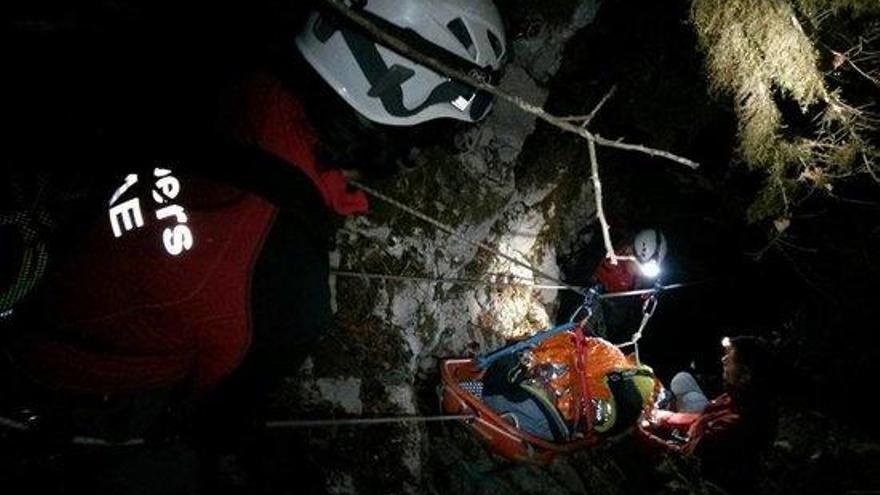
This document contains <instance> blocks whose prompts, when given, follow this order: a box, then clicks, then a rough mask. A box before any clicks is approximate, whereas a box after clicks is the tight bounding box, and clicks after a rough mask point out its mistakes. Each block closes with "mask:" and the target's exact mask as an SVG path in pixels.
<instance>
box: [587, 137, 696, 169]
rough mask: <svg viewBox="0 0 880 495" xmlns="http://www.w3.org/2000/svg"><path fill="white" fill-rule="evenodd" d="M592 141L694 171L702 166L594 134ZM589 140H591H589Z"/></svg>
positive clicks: (678, 157)
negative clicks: (636, 152)
mask: <svg viewBox="0 0 880 495" xmlns="http://www.w3.org/2000/svg"><path fill="white" fill-rule="evenodd" d="M591 136H592V139H591V140H592V141H595V142H596V144H598V145H599V146H606V147H608V148H617V149H621V150H627V151H638V152H639V153H644V154H646V155H651V156H657V157H660V158H666V159H667V160H671V161H673V162H678V163H680V164H682V165H685V166H687V167H690V168H692V169H697V168H699V167H700V164H699V163H697V162H695V161H693V160H688V159H687V158H683V157H680V156H678V155H676V154H674V153H670V152H668V151H663V150H658V149H656V148H649V147H647V146H642V145H639V144H627V143H623V142H621V141H612V140H610V139H607V138H603V137H602V136H600V135H598V134H592V135H591ZM588 139H589V138H588Z"/></svg>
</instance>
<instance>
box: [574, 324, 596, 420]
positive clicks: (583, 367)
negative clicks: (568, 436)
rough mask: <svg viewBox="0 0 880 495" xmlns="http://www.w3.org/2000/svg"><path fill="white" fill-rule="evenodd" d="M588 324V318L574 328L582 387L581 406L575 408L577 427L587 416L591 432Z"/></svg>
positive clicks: (576, 357)
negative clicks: (586, 332)
mask: <svg viewBox="0 0 880 495" xmlns="http://www.w3.org/2000/svg"><path fill="white" fill-rule="evenodd" d="M585 325H586V320H583V321H581V323H580V324H579V325H576V326H575V328H574V343H575V350H576V354H577V355H576V356H575V367H576V368H577V369H576V372H577V375H578V386H579V387H580V394H579V395H580V404H579V405H578V406H579V407H577V408H575V420H574V424H575V428H577V425H578V422H579V421H580V419H581V418H580V417H581V415H583V416H584V417H585V418H586V421H587V430H586V431H587V433H588V434H590V433H592V431H593V418H592V416H591V415H590V392H589V390H588V389H587V363H586V346H585V339H584V326H585Z"/></svg>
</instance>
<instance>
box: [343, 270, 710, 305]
mask: <svg viewBox="0 0 880 495" xmlns="http://www.w3.org/2000/svg"><path fill="white" fill-rule="evenodd" d="M330 273H332V274H333V275H336V276H338V277H346V278H365V279H372V280H394V281H398V282H425V283H431V284H465V285H488V286H495V287H509V286H513V287H531V288H533V289H572V290H574V289H578V292H579V293H583V294H586V291H587V289H588V287H585V286H582V285H553V284H536V283H534V282H530V281H528V280H526V279H523V278H522V277H518V276H516V275H498V276H499V277H507V278H518V279H520V281H518V282H504V281H493V280H480V279H474V278H457V277H448V278H447V277H420V276H417V275H385V274H382V273H370V272H358V271H350V270H331V271H330ZM703 283H705V282H704V281H700V282H686V283H679V284H670V285H662V286H660V287H654V288H651V289H640V290H630V291H626V292H608V293H605V294H600V295H599V296H597V297H598V298H599V299H612V298H618V297H632V296H640V295H643V294H653V293H656V292H659V291H665V290H670V289H680V288H682V287H690V286H692V285H699V284H703Z"/></svg>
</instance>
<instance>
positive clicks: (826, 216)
mask: <svg viewBox="0 0 880 495" xmlns="http://www.w3.org/2000/svg"><path fill="white" fill-rule="evenodd" d="M498 3H499V6H500V7H501V9H502V11H504V10H505V8H506V9H513V8H515V7H516V6H517V5H518V2H511V3H510V4H509V5H507V6H506V7H505V5H504V2H502V1H499V2H498ZM520 3H521V2H520ZM607 3H608V5H606V6H605V7H604V8H603V9H602V10H601V11H600V14H599V16H598V18H597V19H596V21H595V22H594V23H593V25H591V26H589V27H588V28H585V29H584V30H582V31H581V32H580V33H578V34H577V35H576V36H575V37H574V38H573V39H572V40H571V41H570V42H569V45H568V49H567V52H566V55H565V62H564V64H563V66H562V68H561V70H560V71H559V73H558V74H557V75H556V76H555V77H554V78H553V79H552V81H551V82H550V91H551V93H550V97H549V101H548V104H547V108H548V110H549V111H550V112H551V113H555V114H583V113H586V112H588V111H589V109H591V108H592V107H593V105H594V104H595V103H596V102H597V101H598V99H599V98H600V97H601V96H602V95H603V94H604V93H605V91H606V90H607V89H608V88H609V87H610V86H611V85H612V84H617V85H618V91H617V94H616V95H615V96H614V98H613V99H612V100H611V101H610V102H609V103H608V105H607V106H606V107H605V109H604V110H603V111H602V112H601V113H600V114H599V116H598V118H597V119H596V121H595V123H594V125H593V127H594V129H595V130H597V131H598V132H599V133H600V134H601V135H603V136H606V137H625V138H626V140H627V141H628V142H633V143H641V144H645V145H648V146H652V147H656V148H661V149H668V150H670V151H672V152H674V153H677V154H679V155H682V156H686V157H689V158H692V159H694V160H696V161H698V162H700V163H701V164H703V167H702V168H701V169H700V170H699V171H697V172H692V171H690V170H688V169H685V168H684V167H681V166H680V165H677V164H674V163H670V162H665V161H662V160H655V159H650V158H648V157H646V156H642V155H639V154H633V153H623V152H617V151H609V150H601V151H600V155H599V159H600V163H601V173H602V178H603V183H604V192H605V195H606V199H607V204H606V210H607V211H608V212H609V221H610V222H611V224H612V227H614V228H618V229H619V231H620V232H632V231H634V230H636V229H638V228H639V227H642V226H647V225H662V226H663V228H664V230H665V232H666V235H667V236H668V239H669V243H670V256H669V261H668V266H667V267H666V274H667V275H666V276H665V277H666V278H665V280H666V281H667V282H669V283H675V282H688V281H702V282H705V283H703V284H701V285H698V286H695V287H691V288H686V289H681V290H678V291H675V292H670V293H666V294H663V295H662V299H661V302H660V307H659V309H658V311H657V313H656V315H655V317H654V319H653V321H652V323H651V326H650V327H649V331H648V333H647V335H646V337H645V338H644V340H643V341H642V350H643V351H642V352H643V354H642V358H643V360H644V361H645V362H647V363H650V364H652V365H653V366H654V368H655V370H656V371H657V372H658V374H659V375H660V376H661V378H663V379H664V380H668V379H669V378H670V377H671V375H672V374H673V373H674V372H675V371H677V370H679V369H682V368H685V367H688V366H689V365H690V364H691V362H694V364H695V366H696V372H697V373H699V374H701V375H704V376H705V377H706V378H707V379H708V380H709V383H710V384H713V383H714V384H715V387H717V380H718V376H719V374H720V368H719V365H718V359H719V357H720V355H721V354H720V353H721V349H720V345H719V341H720V337H721V336H723V335H735V334H740V333H744V334H753V335H761V336H764V337H766V338H768V339H770V340H771V341H773V342H774V344H775V346H776V349H777V353H778V356H779V358H778V364H779V365H780V371H779V373H780V375H779V376H780V378H781V380H780V381H781V383H782V385H781V386H780V397H781V398H782V401H783V405H784V406H785V407H788V408H790V409H792V410H798V409H811V410H817V411H821V412H823V413H824V414H827V415H829V416H830V417H832V418H834V419H835V420H836V421H840V422H841V423H842V424H845V425H847V426H848V427H850V428H853V429H854V430H856V431H859V432H863V433H864V434H865V435H866V436H867V437H868V438H876V435H877V433H878V429H877V426H876V425H877V423H878V422H877V421H876V420H875V418H874V413H873V409H872V408H870V407H866V404H865V402H864V400H866V399H865V396H869V395H872V394H873V391H874V390H875V388H876V387H875V385H874V384H875V383H876V366H877V358H878V357H880V353H878V344H880V324H878V321H880V304H878V296H880V290H878V287H880V206H878V201H880V194H878V190H880V189H878V185H877V184H875V183H872V182H871V181H870V178H866V177H857V178H854V179H851V180H847V181H844V182H840V183H839V184H838V185H837V186H838V189H837V194H838V195H839V196H840V197H841V198H846V199H839V198H829V197H827V196H823V195H822V194H816V195H815V196H814V197H812V198H811V199H810V200H808V201H807V202H805V203H804V204H803V205H802V206H801V208H799V210H798V211H797V212H796V213H795V216H794V218H793V219H792V226H791V228H790V231H789V232H790V234H791V236H790V239H792V241H793V242H795V243H796V245H797V246H799V248H798V247H783V249H782V250H780V249H777V248H769V249H766V250H765V251H764V252H763V254H762V255H761V256H759V257H758V256H755V255H754V253H757V252H760V251H762V250H764V248H765V246H766V245H767V243H768V239H769V235H770V234H771V233H772V231H771V227H770V226H768V225H763V224H760V225H749V224H747V222H746V221H745V209H746V207H747V206H748V204H749V203H750V201H751V199H752V198H753V195H754V193H755V192H756V191H757V187H758V186H759V184H760V177H759V176H757V175H755V174H754V173H750V172H748V171H746V169H745V167H744V166H743V165H740V164H736V163H735V162H736V159H735V146H736V143H735V140H734V139H735V138H734V135H735V130H736V123H735V120H734V116H733V115H732V113H731V111H730V110H729V107H730V102H729V101H725V100H723V99H712V98H710V97H709V96H708V95H707V89H706V79H705V75H704V73H703V66H702V57H701V55H700V53H699V52H698V51H697V50H696V49H695V47H696V41H695V38H694V35H693V33H692V31H691V27H690V26H689V25H688V24H687V23H686V19H687V2H684V1H682V0H675V1H671V2H657V1H650V0H644V1H636V0H630V1H609V2H607ZM169 4H170V3H169ZM217 8H218V5H216V4H211V5H205V6H203V7H192V8H191V9H187V10H181V8H179V7H178V6H176V5H175V6H173V7H172V6H170V5H167V6H166V5H162V4H161V3H156V2H151V3H149V4H145V5H143V6H139V5H133V4H128V3H125V2H119V3H116V2H104V3H102V4H99V5H95V6H92V7H91V8H80V7H77V8H74V7H70V6H66V4H61V3H59V5H53V4H51V3H49V2H43V3H40V2H37V3H34V2H27V3H24V2H21V4H20V5H13V6H7V7H4V9H10V10H11V14H12V15H11V16H9V18H12V19H16V20H18V21H20V22H18V23H17V24H15V25H14V26H13V29H12V30H11V32H10V33H7V36H8V37H11V38H12V40H13V42H12V43H4V45H6V46H5V48H4V52H5V53H4V66H5V67H4V70H3V72H4V74H5V75H4V79H5V83H4V86H5V89H4V90H3V92H2V108H3V112H2V113H3V117H2V118H3V119H4V120H6V122H5V123H4V126H3V128H4V129H5V131H4V133H5V134H6V135H7V139H8V142H7V144H6V146H5V151H6V154H7V157H9V158H11V159H10V160H8V161H6V164H26V163H33V162H39V163H41V164H43V165H46V164H49V166H50V167H51V168H53V169H55V170H56V172H58V173H61V174H69V175H70V176H71V177H76V176H79V175H80V172H81V171H83V170H86V169H93V168H97V169H100V168H103V169H112V168H113V167H118V166H119V164H120V163H123V162H124V160H125V159H126V158H127V157H129V156H131V154H132V153H138V152H140V151H141V150H146V149H150V150H165V152H167V153H173V152H174V151H176V150H179V149H181V147H185V146H187V144H188V143H193V142H197V141H198V140H200V139H201V138H202V137H204V136H201V135H200V133H202V132H204V131H207V130H209V129H211V124H210V119H211V116H212V115H213V113H212V111H211V110H210V109H211V108H213V105H214V104H215V102H216V95H217V93H218V91H219V90H220V89H221V88H222V87H223V86H224V85H225V84H226V82H227V81H230V80H232V79H234V76H235V75H236V74H238V73H240V72H241V71H242V70H245V69H247V68H248V67H249V66H251V65H253V64H259V63H260V57H256V58H255V57H253V56H252V54H253V53H255V47H259V46H262V45H263V44H267V43H268V44H271V42H272V41H274V40H273V39H272V37H273V34H271V33H273V32H277V31H276V28H277V27H278V26H279V25H283V24H284V23H286V22H291V20H292V19H296V18H297V16H299V15H300V14H301V12H300V10H302V9H303V8H304V7H296V8H288V9H285V11H286V13H285V14H284V15H267V14H266V13H267V12H270V13H271V12H274V10H273V9H274V8H276V6H275V4H274V3H272V2H269V3H268V4H266V5H264V6H262V7H260V8H254V7H249V8H246V9H233V10H231V11H228V12H227V11H224V12H218V11H217V10H216V9H217ZM44 21H45V22H44ZM233 21H234V22H233ZM512 22H514V23H515V22H518V21H516V18H515V16H514V20H513V21H512ZM515 29H516V26H513V30H512V32H515ZM262 53H263V55H261V57H266V58H267V59H270V58H273V57H276V56H277V53H273V52H272V51H269V52H262ZM870 91H872V89H870V88H869V89H866V90H865V94H861V95H858V97H859V98H861V99H862V100H871V99H876V97H877V95H878V93H877V92H876V88H874V89H873V91H875V92H874V93H873V95H871V94H870ZM203 130H204V131H203ZM875 137H876V136H875ZM542 139H559V133H558V131H555V130H552V129H550V128H548V126H546V125H543V124H539V126H538V129H537V131H536V133H535V136H533V137H531V138H530V140H533V141H534V143H538V144H540V143H541V141H542ZM562 140H563V141H565V140H569V138H568V137H565V138H563V139H562ZM570 141H571V142H567V141H566V142H565V143H564V144H562V145H561V146H569V147H576V146H581V147H582V148H584V149H583V150H582V151H579V152H577V153H580V155H578V156H579V160H580V161H579V162H578V164H577V166H583V168H584V170H586V168H587V165H586V164H587V161H586V160H587V158H586V150H585V146H582V145H579V144H578V143H575V142H574V141H573V139H572V140H570ZM530 142H532V141H527V143H526V146H529V143H530ZM581 164H582V165H581ZM4 166H9V165H4ZM15 166H17V165H15ZM0 242H4V243H5V242H6V241H5V240H3V238H2V237H0ZM4 245H6V244H4ZM600 249H601V247H600V246H598V245H597V246H595V249H593V248H590V249H588V250H586V251H584V252H582V253H579V254H578V255H577V256H575V257H573V258H571V259H566V260H561V264H562V266H563V268H565V269H566V277H567V278H568V280H570V281H571V282H572V283H583V282H585V279H586V277H588V275H589V274H590V273H591V271H592V268H593V266H594V265H595V263H596V262H598V260H599V257H601V252H600ZM750 253H751V254H750ZM0 274H2V272H0ZM713 380H714V382H713ZM710 388H711V386H710ZM716 390H717V388H716Z"/></svg>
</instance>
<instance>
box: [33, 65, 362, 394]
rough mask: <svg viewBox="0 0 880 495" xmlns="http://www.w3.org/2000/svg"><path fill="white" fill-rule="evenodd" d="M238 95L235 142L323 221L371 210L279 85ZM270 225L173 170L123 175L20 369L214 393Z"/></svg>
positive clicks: (75, 252) (229, 191)
mask: <svg viewBox="0 0 880 495" xmlns="http://www.w3.org/2000/svg"><path fill="white" fill-rule="evenodd" d="M242 95H243V96H244V98H243V105H242V106H241V108H240V113H239V115H238V117H237V119H236V120H237V125H236V126H235V130H234V131H235V132H234V135H235V136H236V137H237V139H238V140H239V141H241V142H243V143H245V144H250V145H255V146H257V147H259V148H261V149H262V150H264V151H266V152H268V153H270V154H272V155H274V156H275V157H276V158H280V159H281V160H283V161H285V162H287V163H288V164H290V166H291V167H296V168H297V169H298V170H300V171H301V172H302V173H304V174H305V175H306V176H307V177H308V179H309V180H310V181H311V183H312V184H313V185H314V187H315V188H316V189H317V191H318V192H319V193H320V197H321V198H323V202H324V205H325V206H326V207H327V208H329V209H330V210H332V211H335V212H336V213H339V214H342V215H347V214H352V213H357V212H362V211H365V210H366V207H367V204H366V198H365V197H364V196H363V194H362V193H361V192H354V193H353V192H350V191H349V190H348V188H347V184H346V182H345V178H344V176H343V175H342V173H341V171H340V170H338V169H333V168H331V167H327V166H325V165H323V164H321V163H320V162H319V161H318V160H317V157H316V155H315V151H314V146H315V143H316V139H315V137H314V135H313V133H312V130H311V128H310V127H309V125H308V123H307V121H306V118H305V114H304V112H303V109H302V106H301V104H300V103H299V101H298V100H297V98H296V97H295V96H294V95H293V94H291V93H290V92H289V91H287V90H286V89H285V88H284V87H283V86H282V85H281V83H280V82H279V81H277V80H276V79H273V78H271V77H269V76H265V75H259V76H257V77H255V78H253V79H252V80H250V81H249V82H248V83H247V84H246V85H245V86H244V89H243V91H242ZM243 165H244V164H243ZM318 208H320V206H318ZM275 214H276V207H275V206H273V205H272V204H270V203H269V202H268V201H267V200H265V199H262V198H261V197H259V196H256V195H254V194H250V193H246V192H244V191H241V190H238V189H236V188H234V187H230V186H227V185H221V184H218V183H212V182H210V181H205V180H199V179H194V178H188V177H185V176H183V175H180V174H179V167H178V166H177V164H175V163H173V162H155V163H152V164H151V166H150V167H149V169H148V170H147V171H146V172H142V173H139V174H130V175H129V176H127V177H126V178H125V180H123V181H121V182H120V187H119V188H118V189H117V191H116V192H115V193H114V194H113V195H112V197H111V198H108V203H107V206H106V213H105V214H104V215H103V216H102V218H100V219H98V220H97V221H96V222H95V223H94V225H93V226H92V228H91V229H90V231H89V233H88V234H87V236H86V237H85V239H84V240H83V242H81V243H77V244H76V245H74V246H71V247H70V249H69V251H70V252H69V253H67V254H68V256H66V257H65V262H64V263H63V264H62V265H61V266H59V267H58V269H57V270H56V271H55V273H54V276H53V277H52V278H51V279H50V281H49V283H48V285H47V287H48V289H47V296H46V307H45V311H44V312H45V318H46V322H45V324H44V325H43V327H44V328H41V329H39V331H35V332H34V333H35V334H36V337H32V338H28V340H27V341H25V342H24V343H22V344H21V345H20V347H19V349H18V350H19V356H18V358H19V362H20V363H21V364H22V366H23V368H24V370H25V371H26V372H28V373H29V374H30V375H31V376H32V377H33V378H34V379H35V380H37V381H38V382H41V383H43V384H45V385H48V386H50V387H52V388H60V389H64V390H68V391H74V392H85V393H100V394H104V393H112V392H125V391H134V390H138V389H144V388H151V387H163V386H170V385H173V384H176V383H180V382H183V381H187V382H189V383H191V384H192V385H194V386H195V387H196V388H198V389H203V388H206V387H211V386H213V385H215V384H216V383H218V382H219V381H220V380H221V379H222V378H223V377H225V376H226V375H228V374H229V373H231V372H232V370H233V369H235V368H236V366H237V365H238V364H239V363H240V361H241V360H242V358H243V356H244V354H245V352H246V351H247V349H248V346H249V344H250V339H251V333H252V329H251V318H250V313H249V311H250V308H249V306H250V297H251V295H250V289H251V276H252V269H253V266H254V262H255V260H256V258H257V255H258V254H259V252H260V248H261V245H262V242H263V239H264V237H265V235H266V233H267V232H268V230H269V229H270V227H271V225H272V222H273V219H274V217H275ZM35 330H37V329H35Z"/></svg>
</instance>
